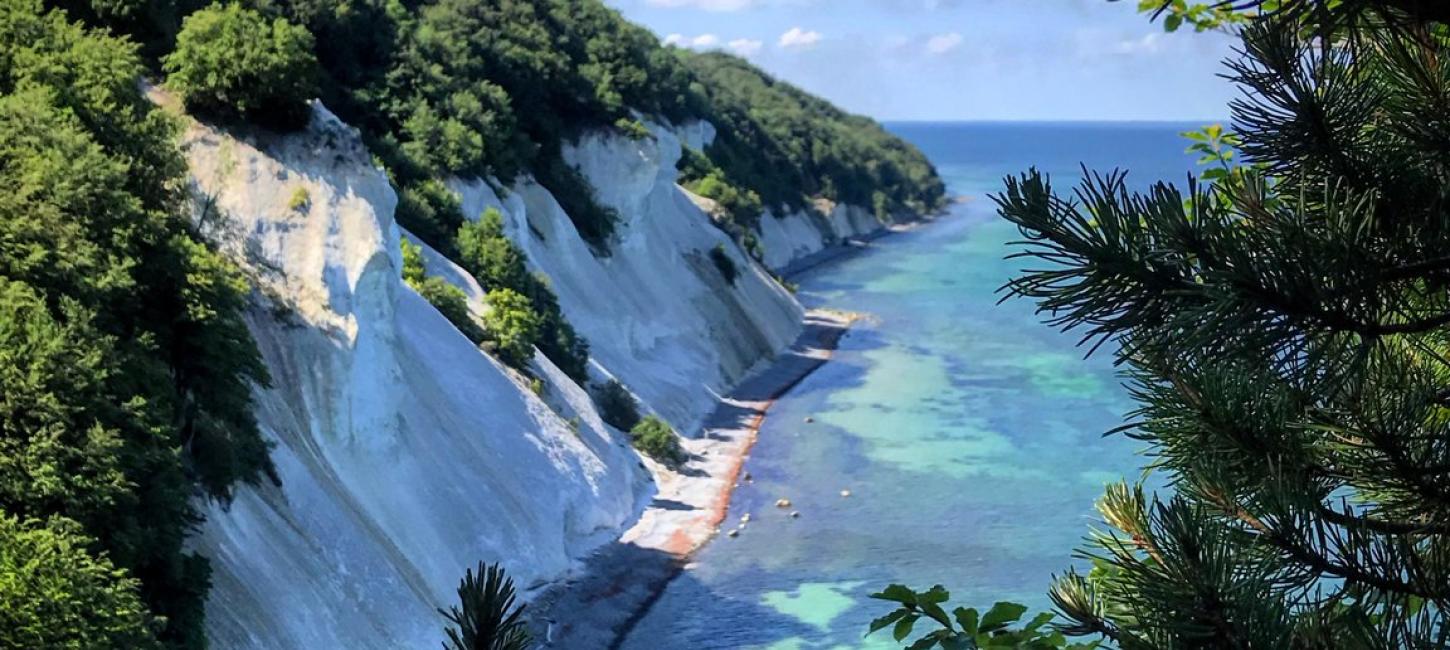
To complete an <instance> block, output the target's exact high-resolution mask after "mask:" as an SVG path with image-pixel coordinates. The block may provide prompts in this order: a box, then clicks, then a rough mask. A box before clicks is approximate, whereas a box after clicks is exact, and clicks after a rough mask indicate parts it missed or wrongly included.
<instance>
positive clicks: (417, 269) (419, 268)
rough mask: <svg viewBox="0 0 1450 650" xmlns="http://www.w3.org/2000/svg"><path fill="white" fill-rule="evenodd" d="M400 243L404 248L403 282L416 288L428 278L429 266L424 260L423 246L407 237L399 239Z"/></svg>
mask: <svg viewBox="0 0 1450 650" xmlns="http://www.w3.org/2000/svg"><path fill="white" fill-rule="evenodd" d="M398 245H399V246H400V247H402V249H403V282H406V283H408V286H410V287H413V289H415V290H416V289H417V288H418V287H421V286H423V281H424V280H427V279H428V266H427V263H426V262H424V261H423V247H422V246H420V245H418V244H414V243H413V242H411V241H409V240H408V239H407V238H403V239H400V240H398Z"/></svg>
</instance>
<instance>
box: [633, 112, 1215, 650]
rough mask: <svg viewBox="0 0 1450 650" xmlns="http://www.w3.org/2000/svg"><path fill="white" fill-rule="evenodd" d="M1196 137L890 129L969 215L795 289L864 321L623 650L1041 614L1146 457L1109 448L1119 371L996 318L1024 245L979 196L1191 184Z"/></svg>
mask: <svg viewBox="0 0 1450 650" xmlns="http://www.w3.org/2000/svg"><path fill="white" fill-rule="evenodd" d="M1189 126H1192V125H1163V124H1154V125H1143V124H1131V125H1122V124H1120V125H1111V124H1092V125H1082V124H1076V125H1047V124H1037V125H1032V124H1028V125H1021V124H1019V125H1007V124H940V125H934V124H910V125H895V126H893V127H892V128H893V129H894V130H896V131H897V132H898V133H901V134H902V135H904V136H905V137H907V138H908V139H911V140H912V141H913V142H916V143H917V144H918V146H921V147H922V148H923V150H925V151H926V153H927V155H928V156H930V157H931V158H932V160H933V161H934V162H935V163H936V164H937V166H938V168H939V170H940V171H941V173H942V176H943V177H944V178H945V179H947V182H948V185H949V187H950V188H951V191H952V192H954V193H958V194H963V195H967V196H969V197H971V199H970V200H969V201H968V202H966V203H964V204H961V205H958V206H957V207H956V208H955V209H954V210H953V212H952V214H951V215H950V216H949V217H946V218H944V219H942V220H940V221H938V222H936V223H934V224H931V225H929V226H927V227H924V228H921V229H918V230H916V231H914V232H910V233H907V234H902V235H896V236H892V237H888V238H886V239H883V240H880V241H878V242H877V243H876V244H875V245H874V246H873V247H872V249H871V250H870V251H868V252H866V253H864V254H861V255H857V256H853V257H850V258H848V259H845V260H842V261H840V262H836V263H832V264H831V265H829V266H827V267H823V268H819V269H817V270H814V271H812V272H811V273H810V274H808V275H806V276H804V277H802V278H798V281H799V284H800V287H801V290H800V298H801V300H802V301H803V302H805V303H806V304H808V305H810V306H826V307H832V308H836V309H845V310H852V311H858V312H863V313H866V314H869V315H870V317H869V318H868V319H867V320H866V321H864V322H863V323H860V324H858V325H857V326H856V327H855V328H853V329H852V331H850V332H849V333H848V334H847V335H846V337H845V338H844V339H843V340H842V342H841V347H840V350H839V351H838V352H837V354H836V357H835V358H834V359H833V360H832V361H831V362H830V363H828V364H826V365H825V366H823V367H822V368H821V369H820V370H818V371H817V372H816V373H815V374H813V375H812V376H810V377H809V378H807V379H806V380H805V381H804V382H803V383H802V384H801V385H800V386H798V387H797V388H796V389H795V390H793V391H792V392H791V393H790V394H789V395H787V396H786V397H785V398H783V399H781V400H780V401H778V402H777V403H776V404H775V406H774V407H773V408H772V410H771V412H770V415H769V417H768V418H766V421H765V424H764V426H763V428H762V430H761V433H760V439H759V442H758V443H757V445H756V447H755V449H754V452H753V454H752V458H750V459H749V460H748V462H747V463H746V470H747V471H748V472H749V473H750V474H751V475H752V477H753V479H754V481H753V482H749V483H745V484H743V485H742V486H741V487H740V488H739V490H737V491H736V493H735V497H734V502H733V505H732V508H731V512H730V515H729V519H728V521H729V522H730V524H731V525H733V524H734V523H735V522H737V521H738V520H739V519H740V517H741V515H743V514H746V513H749V514H750V515H751V520H750V523H749V525H748V526H747V527H746V528H745V530H744V531H743V532H742V534H741V535H740V536H739V537H736V538H728V537H723V536H722V537H720V538H718V539H717V540H716V541H715V542H713V543H711V544H710V545H709V546H707V547H706V548H705V549H704V550H702V551H701V552H700V554H699V555H698V557H697V562H696V564H695V565H694V566H693V567H692V568H690V569H689V570H687V571H685V572H684V573H683V574H682V575H681V577H680V578H679V579H677V580H676V581H675V582H673V583H672V584H671V585H670V586H669V588H668V589H667V590H666V592H665V593H664V595H663V596H662V597H661V599H660V600H659V602H658V603H656V605H655V606H654V607H653V608H652V609H651V610H650V611H649V613H648V614H647V615H646V616H645V617H644V618H643V619H642V620H641V621H640V623H639V625H638V626H637V627H636V628H635V630H634V632H633V633H632V634H631V636H630V637H629V639H628V640H627V641H626V643H625V644H624V647H625V648H628V649H630V650H645V649H654V648H692V649H698V648H771V649H773V650H777V649H778V650H784V649H807V648H810V649H816V648H831V649H836V648H878V647H879V648H892V647H899V646H896V645H894V644H892V643H890V642H889V639H888V637H887V636H886V634H885V633H882V634H880V635H878V636H877V637H873V638H870V639H863V634H864V632H865V629H866V625H867V624H868V623H869V621H870V620H871V619H872V618H874V617H875V616H878V615H880V614H882V613H884V612H885V611H887V610H888V609H889V608H887V607H885V606H884V605H883V604H882V603H880V602H877V601H871V600H869V599H868V598H867V595H868V594H869V593H871V592H873V591H875V590H877V589H879V588H880V587H882V586H885V585H886V584H887V583H890V582H905V583H908V584H911V585H913V586H917V587H921V588H925V587H926V586H929V585H931V584H934V583H941V584H943V585H945V586H946V587H947V588H948V589H950V590H951V591H952V594H953V596H954V599H953V600H954V602H956V603H963V604H974V605H978V606H990V605H991V603H992V602H994V601H996V600H1016V601H1019V602H1023V603H1027V604H1029V605H1031V606H1033V607H1034V608H1036V609H1043V608H1046V607H1047V606H1048V603H1047V601H1046V597H1045V595H1044V591H1045V587H1046V585H1047V583H1048V580H1049V578H1050V576H1051V575H1052V574H1053V573H1054V572H1059V571H1061V570H1062V569H1064V568H1066V567H1068V566H1070V565H1072V563H1073V560H1072V558H1071V553H1072V550H1073V548H1074V547H1075V546H1076V545H1077V543H1078V541H1079V540H1080V539H1081V538H1082V536H1083V535H1084V534H1085V533H1086V532H1087V531H1088V526H1089V525H1090V524H1092V523H1093V522H1094V521H1095V517H1094V516H1093V507H1092V506H1093V501H1094V499H1095V498H1096V497H1097V496H1098V495H1099V494H1101V490H1102V486H1103V484H1104V483H1107V482H1110V481H1114V480H1117V479H1118V478H1120V477H1124V476H1128V477H1133V476H1136V475H1137V473H1138V470H1137V468H1138V467H1139V466H1140V465H1141V461H1142V460H1143V459H1142V458H1141V457H1139V456H1136V455H1135V449H1136V444H1135V443H1133V442H1132V441H1129V440H1126V439H1124V438H1122V437H1120V436H1115V437H1110V438H1104V437H1102V433H1103V432H1104V431H1106V430H1108V429H1110V428H1112V427H1114V426H1116V425H1118V424H1119V422H1120V421H1121V418H1122V415H1123V414H1124V413H1125V412H1126V411H1127V410H1128V409H1129V408H1131V404H1130V402H1129V401H1128V399H1127V398H1126V395H1125V391H1124V390H1123V389H1122V388H1121V386H1120V385H1119V382H1118V380H1117V378H1116V377H1115V376H1114V373H1113V370H1112V367H1111V364H1110V362H1109V361H1110V360H1109V359H1108V358H1106V357H1105V356H1099V357H1094V358H1091V359H1088V360H1084V359H1083V353H1084V351H1083V349H1081V348H1078V347H1076V346H1075V344H1076V343H1077V337H1076V336H1075V335H1073V334H1063V333H1060V332H1056V331H1054V330H1052V329H1051V328H1049V327H1047V326H1045V325H1041V324H1040V322H1039V319H1038V317H1037V316H1036V315H1034V314H1033V306H1032V305H1031V304H1029V303H1027V302H1024V301H1020V300H1014V301H1009V302H1007V303H1004V304H1001V305H997V304H996V303H997V300H998V298H999V295H998V294H997V293H996V291H997V289H998V287H1000V286H1001V285H1002V283H1003V281H1004V280H1006V279H1007V278H1008V277H1010V276H1012V275H1013V273H1014V272H1015V271H1016V270H1017V269H1018V268H1020V267H1021V266H1022V262H1021V261H1007V260H1004V259H1003V256H1004V254H1006V253H1007V252H1009V248H1008V246H1007V242H1009V241H1011V240H1013V239H1015V238H1016V237H1017V232H1016V230H1015V229H1014V228H1013V227H1012V226H1010V225H1009V224H1007V223H1006V222H1004V221H1002V220H1000V219H999V218H997V217H996V216H995V210H994V207H993V205H992V203H991V201H990V200H988V199H987V198H986V196H985V195H986V194H987V193H990V192H995V191H998V189H999V187H1000V185H1001V178H1002V176H1004V175H1006V174H1009V173H1017V172H1020V171H1023V170H1025V169H1026V168H1027V167H1029V166H1031V165H1036V166H1037V167H1038V168H1039V169H1041V170H1042V171H1045V172H1048V173H1050V174H1052V176H1053V179H1054V181H1055V183H1054V184H1055V185H1056V186H1058V187H1061V188H1066V187H1068V186H1070V185H1071V184H1073V183H1075V182H1076V181H1077V177H1078V166H1077V163H1078V162H1079V161H1086V162H1087V163H1088V165H1089V166H1090V167H1093V168H1095V169H1099V170H1104V171H1106V170H1107V169H1111V168H1112V166H1114V165H1116V166H1121V167H1124V168H1127V169H1130V170H1132V172H1133V173H1132V175H1131V176H1130V180H1133V181H1135V183H1137V184H1141V183H1144V182H1146V181H1150V180H1158V179H1167V180H1179V179H1182V178H1183V177H1184V174H1185V173H1186V172H1187V171H1188V170H1189V169H1191V167H1192V161H1191V160H1190V159H1189V158H1187V157H1186V156H1184V155H1183V154H1182V153H1181V152H1182V150H1183V147H1184V142H1183V140H1181V139H1180V138H1179V137H1178V136H1177V133H1178V132H1179V131H1182V130H1183V129H1184V128H1188V127H1189ZM807 416H810V417H813V418H814V420H815V421H814V422H813V423H806V422H805V421H804V419H805V418H806V417H807ZM842 490H849V491H850V492H851V496H849V497H842V496H841V491H842ZM779 498H787V499H790V500H791V501H792V503H793V505H792V508H791V509H793V510H798V511H800V513H801V514H800V517H799V518H798V519H791V518H789V517H788V516H787V512H788V511H786V510H781V509H777V508H775V507H774V503H775V501H776V499H779Z"/></svg>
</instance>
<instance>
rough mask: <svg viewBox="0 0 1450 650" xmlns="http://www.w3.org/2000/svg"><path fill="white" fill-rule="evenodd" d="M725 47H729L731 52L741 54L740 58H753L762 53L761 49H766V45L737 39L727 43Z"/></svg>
mask: <svg viewBox="0 0 1450 650" xmlns="http://www.w3.org/2000/svg"><path fill="white" fill-rule="evenodd" d="M725 46H726V47H729V48H730V51H731V52H734V53H736V54H739V55H740V56H751V55H753V54H756V53H757V52H760V48H762V47H764V46H765V43H762V42H760V41H753V40H750V39H748V38H737V39H735V40H733V41H730V42H729V43H726V44H725Z"/></svg>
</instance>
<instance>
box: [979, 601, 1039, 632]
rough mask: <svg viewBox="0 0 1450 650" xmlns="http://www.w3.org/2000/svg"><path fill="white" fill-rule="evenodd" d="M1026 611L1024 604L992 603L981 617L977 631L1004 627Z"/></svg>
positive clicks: (989, 630) (988, 630)
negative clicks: (990, 607) (980, 623)
mask: <svg viewBox="0 0 1450 650" xmlns="http://www.w3.org/2000/svg"><path fill="white" fill-rule="evenodd" d="M1026 612H1027V606H1026V605H1019V604H1017V603H1008V602H999V603H997V604H996V605H993V606H992V609H990V610H988V611H987V613H986V615H984V616H983V617H982V625H981V628H980V630H979V632H991V631H993V630H997V629H1000V628H1003V627H1006V626H1007V624H1008V623H1011V622H1013V621H1016V620H1017V619H1019V618H1022V615H1023V614H1024V613H1026Z"/></svg>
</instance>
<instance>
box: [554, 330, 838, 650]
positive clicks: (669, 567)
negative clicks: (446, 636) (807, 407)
mask: <svg viewBox="0 0 1450 650" xmlns="http://www.w3.org/2000/svg"><path fill="white" fill-rule="evenodd" d="M854 319H855V317H854V316H853V315H851V314H845V313H841V312H834V311H827V310H812V311H810V312H807V314H806V318H805V328H804V329H803V330H802V332H801V335H800V337H799V338H797V339H796V342H795V344H793V345H792V346H791V347H790V348H789V349H787V350H786V351H784V352H782V353H781V354H780V356H779V357H777V358H776V360H775V362H774V363H772V364H771V365H770V366H768V367H766V368H765V369H764V370H762V371H760V372H758V373H756V374H755V375H753V376H751V377H750V378H749V379H746V380H745V381H744V382H742V383H741V384H740V385H739V386H737V387H736V388H735V390H733V391H731V392H730V395H729V396H728V397H726V398H725V399H723V400H721V402H720V404H719V406H718V407H717V408H716V409H715V412H714V413H713V414H712V415H711V416H710V417H709V418H707V419H706V421H705V426H704V433H703V434H702V435H701V436H700V437H699V438H696V439H687V440H684V441H683V443H684V447H685V449H686V451H687V452H689V454H690V456H691V458H690V460H689V461H687V462H686V463H685V465H684V467H682V468H680V470H679V471H678V472H674V471H667V470H666V471H660V470H659V469H658V468H652V469H655V470H656V471H655V478H656V480H657V481H658V484H659V493H658V494H657V495H656V496H655V499H654V501H653V502H652V503H650V505H649V506H648V507H647V508H645V510H644V513H643V514H642V515H641V516H640V519H639V521H638V522H637V523H635V525H634V526H633V527H632V528H630V529H629V530H628V531H625V533H624V535H623V536H622V537H621V538H620V540H619V541H618V542H615V543H613V544H610V545H608V546H606V547H604V548H602V549H600V550H599V551H598V552H596V553H595V554H594V555H592V556H590V557H589V558H588V559H587V560H585V562H584V567H583V568H582V569H581V570H579V571H576V572H575V577H574V578H572V579H566V580H565V581H564V582H563V583H561V584H558V585H554V586H552V587H550V588H548V589H546V590H545V591H544V592H543V593H542V594H540V595H539V596H537V597H536V598H534V599H533V602H532V603H531V604H530V605H529V612H528V616H529V618H530V619H531V620H532V621H533V622H534V625H535V627H536V638H538V639H539V640H540V641H542V643H540V646H541V647H549V648H569V649H571V650H588V649H591V648H613V647H617V646H618V644H619V642H620V641H621V640H622V638H623V637H624V635H625V634H626V633H628V631H629V629H630V628H632V627H633V626H634V624H635V622H637V621H638V620H639V618H640V617H642V616H643V615H644V613H645V612H646V611H648V609H649V607H650V605H651V604H653V603H654V601H655V600H656V599H658V598H659V596H660V594H661V593H663V591H664V588H665V586H666V585H667V584H669V581H670V580H671V579H672V578H674V577H675V575H677V574H678V573H679V572H680V571H681V570H682V569H683V568H684V566H685V564H686V563H687V562H688V561H689V558H690V556H691V555H692V554H693V553H694V552H695V551H697V550H698V549H699V548H700V547H702V546H704V544H705V543H706V542H708V541H709V540H710V539H711V538H713V537H714V536H715V535H716V534H718V533H719V532H720V531H719V527H720V524H721V523H722V522H723V521H724V519H725V514H726V512H727V511H728V510H729V509H730V497H731V495H732V493H733V492H734V489H735V486H736V483H737V481H738V479H739V476H740V471H741V468H742V467H743V466H744V464H745V459H746V457H747V456H748V455H749V453H750V448H751V446H753V445H754V444H755V439H756V436H757V435H758V434H759V431H760V425H761V423H762V422H763V421H764V420H765V414H766V412H767V411H768V410H769V409H770V406H771V404H773V403H774V402H775V400H776V399H777V398H779V397H780V396H781V395H784V394H785V393H786V392H787V391H789V390H790V389H791V388H793V387H795V385H796V384H798V383H800V382H801V380H803V379H805V378H806V376H807V375H809V374H810V373H811V372H812V371H814V370H815V369H816V368H819V367H820V366H821V365H822V364H824V363H825V362H826V361H827V360H829V359H830V358H831V354H832V353H833V352H834V351H835V349H836V345H837V343H838V342H839V341H840V339H841V336H842V335H843V334H845V332H846V329H847V328H849V327H850V325H851V322H852V321H853V320H854Z"/></svg>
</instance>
